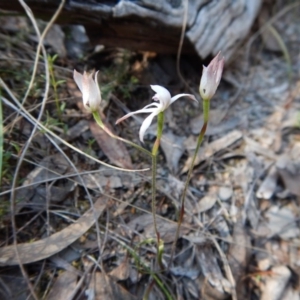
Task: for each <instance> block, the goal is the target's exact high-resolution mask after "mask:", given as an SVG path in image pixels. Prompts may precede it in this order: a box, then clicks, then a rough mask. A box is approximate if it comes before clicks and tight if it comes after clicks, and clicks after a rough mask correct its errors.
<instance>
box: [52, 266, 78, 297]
mask: <svg viewBox="0 0 300 300" xmlns="http://www.w3.org/2000/svg"><path fill="white" fill-rule="evenodd" d="M76 283H77V274H76V273H73V272H69V271H65V272H63V273H60V274H59V276H58V277H57V278H56V280H55V282H54V285H53V286H52V288H51V290H50V292H49V294H48V297H47V298H46V299H47V300H66V299H70V296H71V295H72V294H73V292H74V289H75V287H76Z"/></svg>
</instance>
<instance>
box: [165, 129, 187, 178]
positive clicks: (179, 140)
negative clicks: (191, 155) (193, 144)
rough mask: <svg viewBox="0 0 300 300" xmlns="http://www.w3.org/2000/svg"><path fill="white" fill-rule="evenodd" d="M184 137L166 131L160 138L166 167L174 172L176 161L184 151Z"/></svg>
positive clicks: (176, 165) (176, 168)
mask: <svg viewBox="0 0 300 300" xmlns="http://www.w3.org/2000/svg"><path fill="white" fill-rule="evenodd" d="M183 141H184V137H179V136H177V135H175V134H173V133H172V132H171V131H168V132H166V133H164V134H163V138H162V139H161V143H160V145H161V148H162V150H163V152H164V154H165V157H166V160H167V165H168V168H169V169H170V170H171V171H172V172H173V173H176V172H177V170H178V162H179V159H180V158H181V156H182V154H183V152H184V146H183Z"/></svg>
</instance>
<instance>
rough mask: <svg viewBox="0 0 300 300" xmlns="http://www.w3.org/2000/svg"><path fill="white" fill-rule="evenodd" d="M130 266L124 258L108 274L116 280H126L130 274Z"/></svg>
mask: <svg viewBox="0 0 300 300" xmlns="http://www.w3.org/2000/svg"><path fill="white" fill-rule="evenodd" d="M130 272H131V266H130V264H129V263H128V259H127V258H125V260H124V261H123V262H121V263H120V264H119V265H118V266H117V267H116V268H114V269H113V270H111V271H110V272H109V275H110V276H111V277H113V278H114V279H116V280H126V279H127V278H128V277H129V276H130Z"/></svg>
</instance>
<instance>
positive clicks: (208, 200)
mask: <svg viewBox="0 0 300 300" xmlns="http://www.w3.org/2000/svg"><path fill="white" fill-rule="evenodd" d="M217 199H218V197H217V195H216V192H215V190H214V192H211V193H208V194H207V195H205V196H204V197H203V198H201V199H200V200H199V201H198V202H197V203H196V205H195V206H194V209H193V213H194V214H197V213H202V212H205V211H207V210H209V209H211V208H212V207H213V206H214V205H215V203H216V202H217Z"/></svg>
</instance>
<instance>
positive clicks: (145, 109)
mask: <svg viewBox="0 0 300 300" xmlns="http://www.w3.org/2000/svg"><path fill="white" fill-rule="evenodd" d="M156 110H157V108H155V107H154V108H143V109H140V110H137V111H133V112H130V113H129V114H127V115H125V116H123V117H122V118H120V119H118V120H117V121H116V124H119V123H120V122H122V121H124V120H125V119H127V118H129V117H131V116H133V115H136V114H143V113H152V112H154V111H156Z"/></svg>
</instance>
